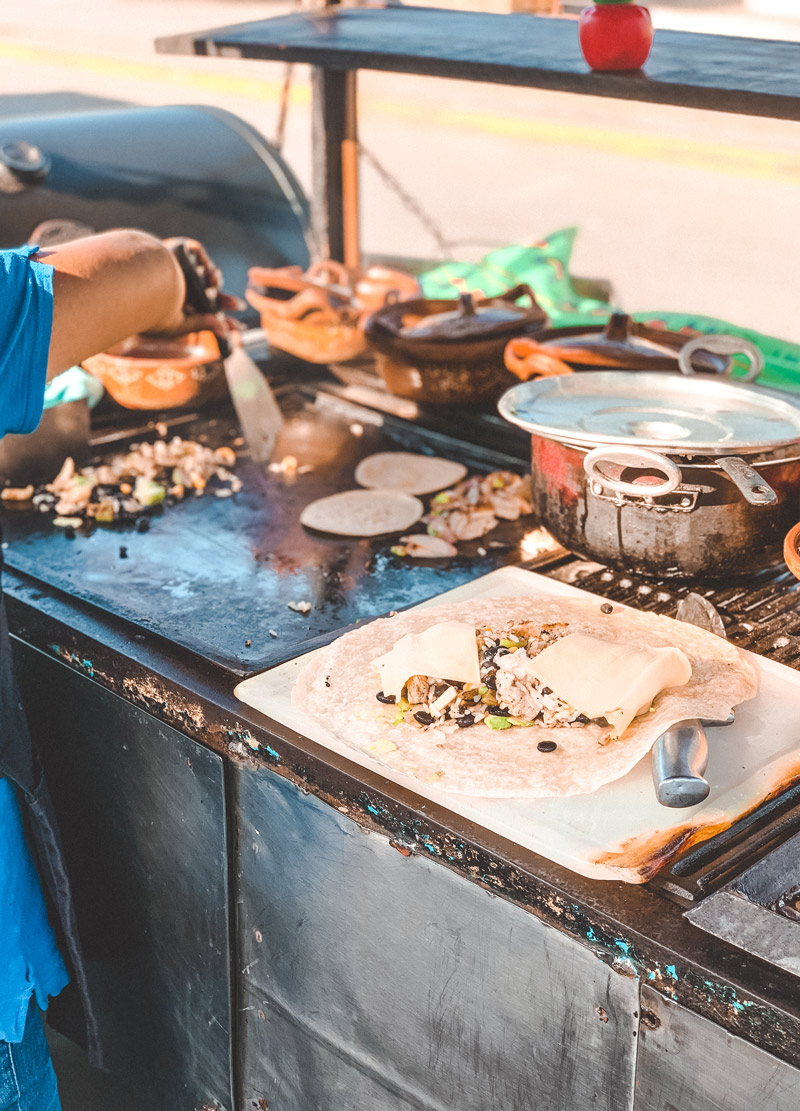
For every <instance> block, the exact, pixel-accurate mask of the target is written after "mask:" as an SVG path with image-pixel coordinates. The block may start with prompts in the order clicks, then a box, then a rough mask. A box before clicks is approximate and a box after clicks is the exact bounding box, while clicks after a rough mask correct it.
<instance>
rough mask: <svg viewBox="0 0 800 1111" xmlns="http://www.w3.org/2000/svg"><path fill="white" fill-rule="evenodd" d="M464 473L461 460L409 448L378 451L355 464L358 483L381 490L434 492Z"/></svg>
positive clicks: (453, 481) (410, 492) (453, 482)
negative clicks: (455, 460)
mask: <svg viewBox="0 0 800 1111" xmlns="http://www.w3.org/2000/svg"><path fill="white" fill-rule="evenodd" d="M466 473H467V468H466V467H465V466H464V464H463V463H455V462H453V460H452V459H440V458H439V457H438V456H434V455H417V454H415V453H414V452H411V451H379V452H377V453H376V454H375V455H368V456H367V457H366V459H362V460H361V462H360V463H359V464H358V466H357V467H356V473H355V479H356V482H357V483H358V484H359V486H368V487H371V488H372V489H381V490H404V491H405V492H406V493H407V494H433V493H434V492H435V491H436V490H444V488H445V487H446V486H454V485H455V484H456V483H457V482H460V481H461V479H462V478H464V476H465V475H466Z"/></svg>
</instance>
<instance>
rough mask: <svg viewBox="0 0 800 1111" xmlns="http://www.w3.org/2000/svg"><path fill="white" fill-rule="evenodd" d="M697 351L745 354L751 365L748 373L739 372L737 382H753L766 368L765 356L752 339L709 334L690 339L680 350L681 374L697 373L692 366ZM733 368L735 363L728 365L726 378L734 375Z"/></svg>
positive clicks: (718, 353) (719, 353)
mask: <svg viewBox="0 0 800 1111" xmlns="http://www.w3.org/2000/svg"><path fill="white" fill-rule="evenodd" d="M696 351H709V352H711V354H712V355H745V356H746V357H747V360H748V362H749V363H750V367H749V369H748V371H747V373H746V374H741V375H739V374H737V376H736V378H735V379H734V380H735V381H736V382H752V381H753V380H754V379H755V378H758V376H759V374H760V373H761V371H762V370H763V369H764V356H763V355H762V354H761V352H760V351H759V349H758V348H757V347H756V345H755V344H754V343H751V342H750V340H747V339H741V337H739V336H729V335H727V334H722V335H714V334H711V335H707V336H697V337H696V338H695V339H691V340H689V342H688V343H685V344H684V345H683V347H682V348H681V349H680V351H679V352H678V366H679V367H680V370H681V374H695V373H696V372H695V369H694V367H693V366H692V355H694V353H695V352H696ZM732 370H733V363H732V362H731V364H730V365H729V366H728V369H727V370H726V372H725V377H726V378H731V377H733V376H732V374H731V371H732Z"/></svg>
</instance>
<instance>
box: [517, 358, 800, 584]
mask: <svg viewBox="0 0 800 1111" xmlns="http://www.w3.org/2000/svg"><path fill="white" fill-rule="evenodd" d="M500 412H501V414H502V415H503V416H504V417H506V419H508V420H510V421H512V422H513V423H515V424H518V425H520V426H521V427H522V428H525V429H527V430H528V431H529V432H530V433H531V474H532V487H533V497H534V511H535V512H536V513H538V515H539V517H540V520H541V523H542V524H543V525H544V526H545V527H546V528H547V529H548V530H549V531H550V532H551V533H552V534H553V535H554V536H555V537H556V539H557V540H558V541H559V542H560V543H561V544H563V545H564V546H565V547H567V548H569V549H570V550H571V551H574V552H578V553H580V554H581V555H584V556H586V557H587V558H590V559H595V560H598V561H600V562H603V563H608V564H612V565H613V566H617V567H622V568H623V569H625V570H629V571H634V572H638V573H643V574H652V575H659V576H663V577H691V576H701V577H704V578H728V577H730V576H733V575H739V574H745V573H751V572H753V571H759V570H762V569H763V568H765V567H768V566H771V565H773V564H776V563H778V562H780V559H781V552H782V544H783V538H784V536H785V533H786V531H787V530H788V528H789V526H790V525H791V524H792V523H793V522H794V521H796V520H797V519H798V517H800V406H798V405H797V404H796V403H793V402H791V401H790V400H789V399H788V398H786V399H784V398H782V397H778V396H776V395H774V394H772V393H770V392H768V391H765V390H761V389H759V388H758V387H754V386H747V385H741V384H739V383H737V382H731V381H722V380H720V379H718V378H711V377H705V376H703V377H700V376H695V377H683V376H680V375H671V374H669V375H668V374H659V373H646V372H645V373H638V372H624V371H598V372H596V373H593V374H574V375H567V376H563V377H555V378H540V379H538V380H536V381H531V382H526V383H523V384H521V385H519V386H515V387H514V388H513V389H512V390H510V391H509V392H508V393H507V394H506V395H505V396H504V397H503V398H502V400H501V402H500Z"/></svg>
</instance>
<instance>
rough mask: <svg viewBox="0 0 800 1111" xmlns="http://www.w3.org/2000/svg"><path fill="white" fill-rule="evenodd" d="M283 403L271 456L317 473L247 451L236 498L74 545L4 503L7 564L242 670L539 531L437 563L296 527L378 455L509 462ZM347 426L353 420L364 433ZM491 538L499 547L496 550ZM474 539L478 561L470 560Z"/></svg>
mask: <svg viewBox="0 0 800 1111" xmlns="http://www.w3.org/2000/svg"><path fill="white" fill-rule="evenodd" d="M281 404H282V408H283V409H284V413H285V416H286V417H287V424H286V427H285V430H284V434H283V436H282V440H281V441H280V442H279V446H278V450H277V453H276V456H277V458H281V457H282V456H283V455H285V454H294V455H295V456H297V458H298V459H299V460H300V461H301V462H302V461H303V460H304V459H305V458H309V459H314V458H316V465H315V469H314V470H313V471H312V472H311V473H309V474H306V475H298V476H296V477H294V478H289V477H285V476H283V475H280V474H278V475H276V474H269V473H265V472H264V471H263V470H262V469H260V468H258V467H256V466H254V465H253V464H252V463H250V462H249V460H247V459H243V460H242V462H241V463H240V465H239V467H238V468H237V473H238V474H239V475H240V477H241V478H242V479H243V482H244V487H243V489H242V491H241V492H240V493H238V494H236V495H234V496H233V497H230V498H225V499H221V498H216V497H214V496H213V495H210V494H206V495H205V496H204V497H191V498H189V499H187V500H186V501H185V502H183V503H181V504H178V505H176V506H175V507H173V508H171V509H166V510H165V511H164V512H163V513H161V514H159V515H157V516H155V517H154V518H153V520H152V525H151V528H150V531H149V532H146V533H139V532H137V531H135V530H133V529H131V528H124V527H119V526H118V527H115V528H113V529H104V528H102V527H101V528H97V529H96V530H95V531H94V532H93V533H92V535H90V536H84V535H81V534H79V535H78V536H77V537H76V538H75V539H74V540H69V539H67V538H66V536H65V535H64V533H63V532H62V531H61V530H59V529H57V528H55V527H54V526H53V524H52V520H51V518H49V517H47V516H44V515H39V514H37V513H33V512H31V511H30V510H28V511H20V510H8V509H6V510H5V511H3V513H2V523H3V530H4V534H5V540H6V541H7V543H8V548H7V550H6V552H5V557H6V562H7V564H8V565H9V566H10V567H12V568H14V569H15V570H17V571H20V572H23V573H24V574H27V575H30V576H32V577H33V578H35V579H37V580H39V581H41V582H43V583H46V584H47V585H48V586H50V587H54V588H56V589H58V590H62V591H65V592H66V593H68V594H70V595H72V596H73V597H75V598H78V599H80V600H82V601H84V602H88V603H91V604H93V605H95V606H98V607H100V608H102V609H103V610H104V611H107V612H109V613H112V614H114V615H115V616H117V617H121V618H124V619H126V620H128V621H130V622H132V623H133V624H135V625H137V626H139V627H140V628H142V629H146V630H148V631H150V632H154V633H156V634H159V635H160V636H162V637H164V638H166V639H167V640H169V641H170V642H173V643H175V644H178V645H181V646H183V647H184V648H187V649H189V650H190V651H193V652H195V653H197V654H199V655H200V656H202V657H203V658H204V659H207V660H209V661H210V662H212V663H215V664H218V665H222V666H224V667H226V668H228V669H230V670H232V671H234V672H235V673H236V674H237V675H247V674H250V673H253V672H256V671H260V670H263V669H265V668H267V667H271V666H273V665H274V664H276V663H279V662H282V661H283V660H286V659H289V658H291V657H292V656H296V655H298V654H299V653H301V652H303V651H305V650H306V649H307V647H309V646H310V645H311V644H312V643H317V642H319V639H320V638H324V639H327V638H329V637H330V636H331V635H332V634H333V633H335V632H336V631H337V630H340V629H343V628H347V627H349V626H351V625H354V624H356V623H358V622H360V621H364V620H368V619H370V618H373V617H376V616H378V615H380V614H383V613H386V612H388V611H390V610H392V609H402V608H404V607H406V606H410V605H414V604H416V603H418V602H421V601H423V600H424V599H426V598H430V597H432V596H434V595H436V594H439V593H441V592H442V591H445V590H448V589H451V588H452V587H454V586H458V585H459V584H461V583H463V582H466V581H468V580H470V579H473V578H476V577H477V576H479V575H483V574H486V573H487V572H488V571H491V570H494V569H495V568H496V567H500V566H503V565H504V564H507V563H516V562H519V561H520V559H522V558H524V557H523V556H522V554H521V552H520V548H519V541H520V538H521V537H522V536H523V535H524V534H525V532H527V531H528V530H530V529H531V528H532V527H533V522H532V518H524V519H522V520H521V521H518V522H501V524H500V526H499V527H498V528H497V529H495V531H494V532H492V533H490V534H489V535H488V536H486V537H484V538H483V539H482V540H477V541H472V542H470V543H466V544H462V545H460V549H461V552H460V554H459V555H458V556H457V557H455V558H454V559H453V560H450V561H438V562H437V561H425V560H423V561H420V560H411V559H402V558H398V557H397V556H394V555H392V554H391V551H390V548H391V545H392V543H394V542H395V540H396V537H388V538H378V539H373V540H352V539H345V538H339V537H333V536H325V535H322V534H318V533H311V532H309V531H308V530H306V529H304V528H303V527H302V525H300V523H299V520H298V518H299V514H300V511H301V510H302V508H303V507H304V506H305V505H306V504H307V503H308V502H309V501H311V500H312V499H314V498H317V497H321V496H324V495H326V494H330V493H334V492H336V491H338V490H344V489H348V488H352V487H354V486H355V481H354V478H353V471H354V469H355V466H356V464H357V463H358V461H359V460H360V459H361V458H363V457H364V456H365V455H368V454H370V453H372V452H375V451H384V450H391V449H392V448H397V449H399V448H406V449H410V450H420V449H421V448H425V447H426V446H427V448H428V451H429V452H430V453H436V454H449V455H450V456H451V457H452V458H457V459H459V460H461V461H462V462H464V463H465V464H466V465H467V466H468V467H469V468H470V470H471V471H486V470H489V469H492V468H493V467H501V466H507V465H508V463H509V459H508V458H507V457H505V456H503V455H501V454H498V453H495V452H491V451H487V450H486V449H481V448H479V447H473V446H471V445H467V444H463V443H460V442H459V441H458V440H456V439H452V440H451V441H449V443H448V441H447V440H446V439H444V438H442V437H441V435H439V436H436V435H435V434H434V440H432V441H430V442H428V441H427V440H426V437H427V435H428V434H427V433H426V432H425V430H424V429H421V428H420V427H419V426H409V425H408V424H406V423H405V422H402V421H399V420H396V419H394V418H384V417H381V416H380V415H376V414H374V413H372V412H368V411H366V410H365V411H364V412H363V418H364V419H363V420H361V421H359V419H358V418H359V413H358V411H356V410H354V409H353V408H352V407H344V408H342V407H341V406H339V403H338V402H337V401H336V400H335V399H331V398H326V397H325V396H321V397H319V398H316V399H315V398H314V397H309V396H307V395H306V394H303V393H302V392H300V391H289V393H288V394H287V395H286V396H284V397H283V399H282V401H281ZM354 425H360V427H361V429H362V431H361V434H360V435H359V434H357V433H358V428H356V430H355V433H356V434H354V431H353V426H354ZM176 431H179V432H180V434H181V435H183V436H185V437H186V438H200V437H205V438H207V441H208V442H209V443H210V444H211V445H212V446H215V445H216V444H217V443H230V442H231V440H232V439H233V438H234V437H235V436H237V435H238V428H237V426H236V425H235V423H234V422H233V421H231V420H229V419H227V418H226V419H219V420H207V419H206V420H198V421H197V422H196V423H194V424H192V425H188V426H184V427H181V428H179V429H177V430H176ZM138 438H139V439H142V438H143V437H141V436H140V437H138ZM151 438H152V437H151ZM121 446H124V445H117V446H116V447H115V449H114V450H119V448H120V447H121ZM110 451H111V449H107V452H106V453H110ZM517 469H518V470H523V471H524V470H525V464H524V463H521V462H517ZM423 500H424V501H426V503H427V499H423ZM411 531H414V530H413V529H412V530H411ZM491 542H502V543H503V547H490V546H489V545H490V543H491ZM481 547H482V548H484V549H485V551H486V555H484V556H481V555H479V554H478V548H481ZM123 548H124V549H125V551H126V557H124V558H123V557H122V555H121V549H123ZM296 601H308V602H310V603H311V606H312V609H311V611H310V613H308V614H307V615H302V614H299V613H295V612H293V611H292V610H290V609H289V608H288V604H289V603H290V602H296ZM270 629H274V630H275V632H276V633H277V637H274V638H273V637H271V636H270V633H269V630H270ZM246 640H249V641H250V642H251V643H250V647H247V646H246V644H245V641H246Z"/></svg>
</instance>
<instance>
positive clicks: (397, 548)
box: [389, 544, 408, 556]
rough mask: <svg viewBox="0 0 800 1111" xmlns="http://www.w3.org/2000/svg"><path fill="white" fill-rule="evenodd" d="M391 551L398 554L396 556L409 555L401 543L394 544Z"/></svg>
mask: <svg viewBox="0 0 800 1111" xmlns="http://www.w3.org/2000/svg"><path fill="white" fill-rule="evenodd" d="M389 551H390V552H391V553H392V555H396V556H404V555H408V552H407V551H406V550H405V548H404V547H402V545H400V544H392V546H391V548H390V549H389Z"/></svg>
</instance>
